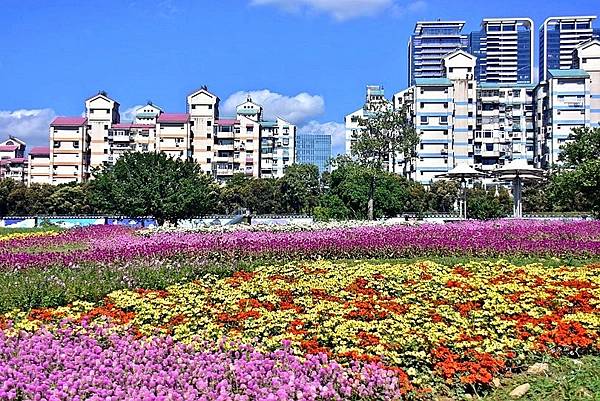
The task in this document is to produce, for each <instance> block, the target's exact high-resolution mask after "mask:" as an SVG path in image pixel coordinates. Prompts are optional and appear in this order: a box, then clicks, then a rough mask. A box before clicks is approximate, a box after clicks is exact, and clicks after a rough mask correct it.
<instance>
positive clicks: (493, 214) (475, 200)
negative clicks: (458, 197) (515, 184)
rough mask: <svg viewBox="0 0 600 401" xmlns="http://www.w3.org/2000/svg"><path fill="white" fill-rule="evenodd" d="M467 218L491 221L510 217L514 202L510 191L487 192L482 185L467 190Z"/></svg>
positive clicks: (502, 189) (501, 189)
mask: <svg viewBox="0 0 600 401" xmlns="http://www.w3.org/2000/svg"><path fill="white" fill-rule="evenodd" d="M467 199H468V200H469V201H468V203H467V216H468V217H469V218H472V219H478V220H489V219H497V218H501V217H506V216H508V215H510V213H511V208H512V201H511V197H510V194H509V193H508V190H506V189H505V188H498V194H497V195H496V191H495V190H493V191H492V190H485V189H483V188H482V187H481V186H480V185H477V186H475V187H474V188H471V189H468V190H467Z"/></svg>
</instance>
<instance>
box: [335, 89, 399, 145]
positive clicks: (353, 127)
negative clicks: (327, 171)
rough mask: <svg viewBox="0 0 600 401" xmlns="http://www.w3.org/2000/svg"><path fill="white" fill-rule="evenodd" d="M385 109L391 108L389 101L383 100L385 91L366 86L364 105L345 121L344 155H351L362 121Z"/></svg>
mask: <svg viewBox="0 0 600 401" xmlns="http://www.w3.org/2000/svg"><path fill="white" fill-rule="evenodd" d="M386 107H392V105H391V104H390V103H389V101H388V100H387V99H386V98H385V90H384V88H383V86H381V85H367V88H366V96H365V103H364V104H363V106H362V107H361V108H360V109H358V110H356V111H355V112H353V113H350V114H348V115H347V116H346V117H345V119H344V123H345V130H346V135H345V138H346V154H348V155H350V154H351V153H352V144H353V143H354V137H355V136H356V135H358V134H359V133H360V130H361V129H362V128H363V127H362V121H364V120H366V119H368V118H369V117H371V116H372V115H374V114H375V112H377V111H378V110H381V109H383V108H386Z"/></svg>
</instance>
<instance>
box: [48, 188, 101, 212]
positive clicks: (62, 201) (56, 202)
mask: <svg viewBox="0 0 600 401" xmlns="http://www.w3.org/2000/svg"><path fill="white" fill-rule="evenodd" d="M48 204H49V205H48V210H49V212H50V214H53V215H66V216H73V215H89V214H93V213H94V212H95V210H94V209H93V207H92V206H91V205H90V199H89V194H88V189H87V186H84V185H73V184H68V185H61V186H59V187H56V190H55V191H54V192H53V193H52V194H51V195H50V196H49V198H48Z"/></svg>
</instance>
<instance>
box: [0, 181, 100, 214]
mask: <svg viewBox="0 0 600 401" xmlns="http://www.w3.org/2000/svg"><path fill="white" fill-rule="evenodd" d="M96 212H97V210H95V208H94V207H92V205H91V203H90V199H89V191H88V189H87V186H86V185H85V184H84V185H81V184H63V185H49V184H32V185H31V186H30V187H27V186H25V185H24V184H22V183H19V182H16V181H13V180H11V179H6V180H2V181H0V215H2V216H7V215H12V216H34V215H54V216H56V215H82V214H95V213H96Z"/></svg>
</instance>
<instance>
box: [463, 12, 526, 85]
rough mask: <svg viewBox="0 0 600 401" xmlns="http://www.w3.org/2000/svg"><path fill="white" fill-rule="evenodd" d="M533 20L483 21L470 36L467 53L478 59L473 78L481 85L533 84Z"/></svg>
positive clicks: (506, 19) (487, 19)
mask: <svg viewBox="0 0 600 401" xmlns="http://www.w3.org/2000/svg"><path fill="white" fill-rule="evenodd" d="M533 32H534V29H533V21H532V20H531V19H529V18H486V19H484V20H483V21H482V23H481V30H480V31H476V32H472V33H471V34H470V35H469V48H468V51H469V53H471V54H473V55H474V56H475V57H477V68H476V70H475V79H476V80H477V81H478V82H481V83H486V82H489V83H504V84H516V83H526V84H531V83H533V65H534V61H533V57H534V51H533V48H534V46H533V43H534V40H533V38H534V36H533Z"/></svg>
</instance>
